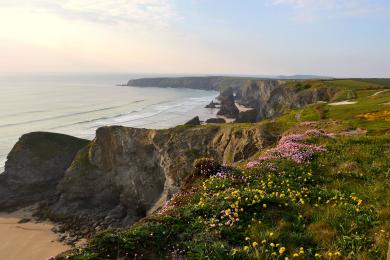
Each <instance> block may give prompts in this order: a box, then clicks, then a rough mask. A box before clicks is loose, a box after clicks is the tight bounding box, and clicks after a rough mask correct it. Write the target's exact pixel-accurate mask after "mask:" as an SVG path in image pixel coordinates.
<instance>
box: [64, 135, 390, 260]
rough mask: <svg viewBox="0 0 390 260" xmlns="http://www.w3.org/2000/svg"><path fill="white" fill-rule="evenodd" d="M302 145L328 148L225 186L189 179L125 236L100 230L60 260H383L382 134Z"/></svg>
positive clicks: (386, 150) (388, 169)
mask: <svg viewBox="0 0 390 260" xmlns="http://www.w3.org/2000/svg"><path fill="white" fill-rule="evenodd" d="M311 142H314V143H319V144H322V145H324V146H326V147H327V149H328V151H327V152H326V153H323V154H321V155H320V156H318V157H317V158H315V159H314V160H313V161H312V162H311V163H309V164H304V165H298V164H295V163H292V162H288V161H284V160H281V161H277V162H275V166H276V167H277V170H276V171H272V170H268V169H267V168H264V167H260V168H257V169H253V170H241V169H236V170H235V175H234V177H233V178H231V179H220V178H215V177H211V178H199V179H198V180H197V181H196V182H195V183H194V185H193V187H192V188H193V189H195V191H194V192H192V193H190V194H189V193H182V195H180V196H179V197H177V198H176V200H175V206H174V207H172V208H171V209H170V210H168V211H167V212H165V213H164V214H162V215H154V216H152V217H150V218H148V219H144V220H143V221H141V222H139V223H138V224H136V225H135V226H133V227H131V228H130V229H128V230H122V231H106V232H104V233H102V234H100V235H98V236H97V237H95V238H94V239H93V240H92V241H91V242H90V243H89V245H88V247H87V248H86V249H84V250H81V251H80V252H77V253H69V255H68V256H70V259H95V258H108V259H111V258H112V259H116V257H119V256H124V255H126V254H127V255H131V256H134V255H135V254H137V255H141V254H143V255H144V256H150V257H153V258H166V257H168V256H169V255H170V254H171V252H172V251H174V250H175V249H178V250H180V252H182V254H183V255H187V256H189V258H190V259H205V258H208V259H247V258H250V259H284V257H286V256H288V257H290V259H291V258H292V257H293V256H294V255H295V254H298V259H308V258H315V255H316V254H320V255H322V256H328V255H330V254H332V255H333V256H334V255H335V254H336V255H338V254H340V255H342V256H343V257H349V258H352V259H357V258H359V257H365V259H385V255H386V252H387V251H386V246H387V243H388V238H389V237H388V236H389V234H390V233H389V232H390V210H389V207H390V200H389V199H390V179H389V178H390V160H389V158H390V147H389V144H390V137H337V138H335V139H324V138H322V139H313V140H311ZM186 192H189V191H186ZM282 194H283V195H282ZM360 200H361V202H359V201H360ZM227 211H229V212H236V215H235V216H234V217H233V218H239V221H234V222H232V223H233V224H232V225H230V224H229V225H226V221H228V220H229V218H227V217H226V212H227ZM221 217H222V218H221ZM219 223H221V224H222V225H221V226H219ZM254 243H255V244H254ZM272 243H273V244H274V246H273V244H272ZM282 248H283V249H282ZM301 248H303V249H301ZM280 252H282V253H280ZM107 256H109V257H107ZM317 256H318V255H317ZM340 257H341V256H340ZM340 259H341V258H340Z"/></svg>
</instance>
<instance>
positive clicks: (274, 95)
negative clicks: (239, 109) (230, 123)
mask: <svg viewBox="0 0 390 260" xmlns="http://www.w3.org/2000/svg"><path fill="white" fill-rule="evenodd" d="M336 93H337V90H336V89H332V88H329V87H326V86H323V87H321V86H311V85H310V83H306V84H304V85H301V83H300V82H297V83H294V82H288V81H281V80H253V81H251V82H247V83H246V84H243V85H242V86H241V87H240V88H239V89H238V90H236V96H235V99H236V102H238V103H239V104H242V105H244V106H246V107H251V108H254V109H255V110H256V111H257V116H256V121H260V120H262V119H265V118H272V117H275V116H278V115H281V114H282V113H284V112H285V111H287V110H288V109H292V108H300V107H304V106H306V105H308V104H312V103H315V102H317V101H329V100H332V98H333V97H334V95H335V94H336ZM245 116H247V115H245ZM240 120H241V119H240Z"/></svg>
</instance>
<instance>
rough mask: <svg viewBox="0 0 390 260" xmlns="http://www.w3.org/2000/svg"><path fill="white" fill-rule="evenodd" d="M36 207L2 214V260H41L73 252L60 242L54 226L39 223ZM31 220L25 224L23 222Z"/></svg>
mask: <svg viewBox="0 0 390 260" xmlns="http://www.w3.org/2000/svg"><path fill="white" fill-rule="evenodd" d="M32 211H33V207H28V208H24V209H21V210H18V211H15V212H12V213H5V212H1V213H0V259H7V260H13V259H15V260H24V259H26V260H27V259H29V260H42V259H47V258H49V257H51V256H56V255H58V254H59V253H61V252H64V251H66V250H69V249H70V246H68V245H65V244H63V243H61V242H59V241H58V236H57V235H56V234H55V233H54V232H53V231H52V230H51V229H52V228H53V227H54V226H55V225H54V224H53V223H51V222H47V221H44V222H37V221H36V220H35V219H34V218H33V217H32ZM24 219H30V221H28V222H26V223H19V222H20V221H21V220H24Z"/></svg>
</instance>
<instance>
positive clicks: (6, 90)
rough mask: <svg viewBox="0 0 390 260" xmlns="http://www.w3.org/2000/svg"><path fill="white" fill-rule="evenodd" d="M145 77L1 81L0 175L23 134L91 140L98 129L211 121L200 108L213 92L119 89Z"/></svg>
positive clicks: (208, 112) (10, 78) (57, 76)
mask: <svg viewBox="0 0 390 260" xmlns="http://www.w3.org/2000/svg"><path fill="white" fill-rule="evenodd" d="M150 76H153V75H141V74H130V75H129V74H96V75H94V74H88V75H82V74H81V75H66V74H63V75H62V74H52V75H39V76H26V75H23V76H17V75H8V76H0V91H1V95H0V173H2V172H3V171H4V164H5V161H6V157H7V154H8V153H9V152H10V150H11V149H12V147H13V145H14V144H15V143H16V142H17V140H18V139H19V137H20V136H22V135H23V134H25V133H29V132H34V131H47V132H55V133H62V134H68V135H72V136H76V137H80V138H85V139H93V138H94V136H95V131H96V129H97V128H99V127H102V126H109V125H122V126H128V127H137V128H156V129H161V128H170V127H174V126H176V125H180V124H184V123H185V122H186V121H188V120H189V119H191V118H192V117H194V116H199V117H200V118H201V120H206V119H207V118H210V117H212V116H213V115H215V113H216V110H212V109H206V108H204V107H205V105H206V104H208V103H209V102H210V101H211V100H213V99H214V98H215V97H216V96H217V95H218V92H216V91H204V90H196V89H177V88H141V87H129V86H120V84H124V83H126V82H127V81H128V80H130V79H134V78H141V77H150ZM159 76H161V75H159Z"/></svg>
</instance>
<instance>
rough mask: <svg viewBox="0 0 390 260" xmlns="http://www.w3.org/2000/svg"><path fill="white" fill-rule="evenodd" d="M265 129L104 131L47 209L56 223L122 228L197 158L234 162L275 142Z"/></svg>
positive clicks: (152, 206)
mask: <svg viewBox="0 0 390 260" xmlns="http://www.w3.org/2000/svg"><path fill="white" fill-rule="evenodd" d="M269 129H270V128H269V127H267V126H266V125H255V126H253V127H248V128H242V127H241V128H239V127H233V126H232V127H230V126H229V127H228V126H203V127H192V128H182V127H177V128H173V129H168V130H149V129H134V128H126V127H103V128H100V129H98V130H97V133H96V139H95V140H94V141H93V142H92V143H91V144H90V145H89V146H87V147H85V148H84V149H83V150H81V151H79V153H78V154H77V156H76V158H75V160H74V161H73V162H72V164H71V166H70V167H69V168H68V170H67V171H66V173H65V176H64V178H63V180H62V181H61V182H60V184H59V185H58V189H57V190H58V199H57V201H55V202H54V203H52V204H51V205H49V206H48V211H47V212H48V216H50V217H51V218H52V219H56V220H61V219H62V220H64V219H73V218H74V217H80V218H83V219H88V220H89V221H91V222H93V223H95V226H96V225H99V226H127V225H130V224H132V223H134V222H135V221H137V220H138V219H140V218H142V217H144V216H146V215H148V214H149V213H151V212H153V211H154V210H156V209H157V208H159V207H160V206H162V205H163V203H164V202H165V201H166V200H167V199H168V198H169V197H170V196H171V195H172V194H173V193H175V192H176V191H177V190H178V189H179V187H180V185H181V184H182V183H183V180H184V179H185V178H186V176H188V175H189V174H190V173H191V172H192V169H193V168H192V165H193V162H194V161H195V160H196V159H197V158H200V157H209V158H214V159H215V160H217V161H218V162H221V163H222V162H224V163H229V164H231V163H233V164H234V163H237V162H240V161H241V160H243V159H245V158H248V157H251V156H253V155H254V154H255V153H257V152H258V151H259V149H262V148H263V147H265V146H268V145H270V144H271V143H273V142H274V141H275V140H276V138H277V135H278V133H277V131H270V130H269Z"/></svg>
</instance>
